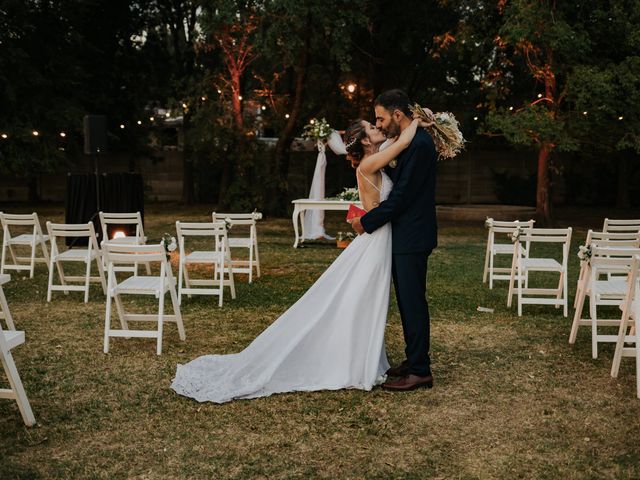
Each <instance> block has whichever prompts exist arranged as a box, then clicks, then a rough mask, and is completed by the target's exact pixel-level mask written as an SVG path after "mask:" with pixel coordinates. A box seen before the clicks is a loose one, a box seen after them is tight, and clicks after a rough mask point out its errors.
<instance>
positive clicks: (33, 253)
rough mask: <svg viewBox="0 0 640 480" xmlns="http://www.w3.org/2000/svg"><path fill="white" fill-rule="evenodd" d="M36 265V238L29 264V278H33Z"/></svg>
mask: <svg viewBox="0 0 640 480" xmlns="http://www.w3.org/2000/svg"><path fill="white" fill-rule="evenodd" d="M35 266H36V243H35V239H34V241H33V243H32V244H31V262H30V264H29V278H33V271H34V269H35Z"/></svg>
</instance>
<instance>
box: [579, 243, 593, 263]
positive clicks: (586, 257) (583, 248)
mask: <svg viewBox="0 0 640 480" xmlns="http://www.w3.org/2000/svg"><path fill="white" fill-rule="evenodd" d="M578 258H579V259H580V263H583V262H586V263H589V262H590V261H591V245H580V247H579V249H578Z"/></svg>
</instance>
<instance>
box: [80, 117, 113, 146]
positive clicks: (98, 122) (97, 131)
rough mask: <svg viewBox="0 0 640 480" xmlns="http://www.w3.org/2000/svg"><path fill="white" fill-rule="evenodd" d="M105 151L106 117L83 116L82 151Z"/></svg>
mask: <svg viewBox="0 0 640 480" xmlns="http://www.w3.org/2000/svg"><path fill="white" fill-rule="evenodd" d="M106 152H107V117H106V116H104V115H85V116H84V153H86V154H87V155H95V154H96V153H106Z"/></svg>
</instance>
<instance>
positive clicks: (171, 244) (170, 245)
mask: <svg viewBox="0 0 640 480" xmlns="http://www.w3.org/2000/svg"><path fill="white" fill-rule="evenodd" d="M160 245H162V246H163V247H164V251H165V252H166V253H167V254H169V253H171V252H173V251H174V250H175V249H176V248H178V242H176V237H172V236H171V235H170V234H168V233H165V234H164V235H162V240H160Z"/></svg>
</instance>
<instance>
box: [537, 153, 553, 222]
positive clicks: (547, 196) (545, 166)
mask: <svg viewBox="0 0 640 480" xmlns="http://www.w3.org/2000/svg"><path fill="white" fill-rule="evenodd" d="M551 150H552V147H551V145H549V144H548V143H543V144H542V146H541V147H540V150H539V151H538V182H537V185H536V215H537V217H538V221H539V222H541V224H542V226H550V225H551V224H552V221H553V219H552V217H551V192H550V181H549V156H550V154H551Z"/></svg>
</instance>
